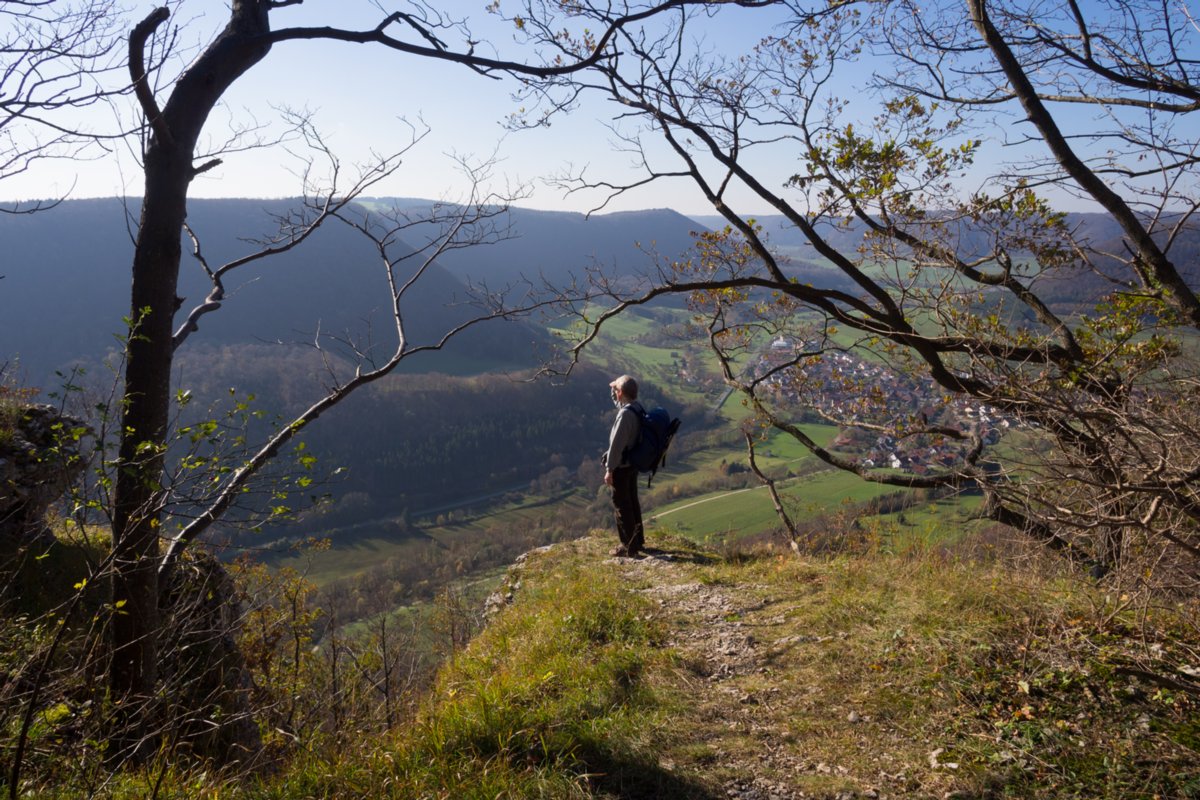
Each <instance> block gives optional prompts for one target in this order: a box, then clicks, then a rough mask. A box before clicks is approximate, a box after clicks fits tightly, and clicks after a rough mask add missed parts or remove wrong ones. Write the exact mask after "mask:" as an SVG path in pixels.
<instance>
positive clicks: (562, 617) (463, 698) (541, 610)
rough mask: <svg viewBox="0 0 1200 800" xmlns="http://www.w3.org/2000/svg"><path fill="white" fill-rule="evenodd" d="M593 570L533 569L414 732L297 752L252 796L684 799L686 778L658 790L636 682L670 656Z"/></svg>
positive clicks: (655, 631)
mask: <svg viewBox="0 0 1200 800" xmlns="http://www.w3.org/2000/svg"><path fill="white" fill-rule="evenodd" d="M568 550H569V547H568ZM534 560H536V558H535V559H534ZM593 566H594V565H589V564H586V563H579V562H572V561H570V560H568V561H566V562H565V563H564V562H558V563H557V564H555V565H554V566H551V567H548V568H545V571H541V570H539V572H540V575H539V580H538V582H537V584H536V585H532V586H529V587H528V588H527V589H523V590H522V591H521V593H520V594H519V599H518V601H517V604H516V605H515V606H514V607H512V608H510V609H509V610H508V611H507V612H506V613H505V614H503V615H501V617H500V618H499V619H498V620H496V621H495V623H494V624H492V625H491V626H489V627H488V628H487V630H485V632H484V633H483V634H482V635H481V636H480V637H479V638H478V639H476V640H475V641H474V642H473V643H472V645H471V647H470V648H469V650H468V651H467V652H466V653H464V654H462V655H461V656H459V657H458V658H456V659H455V660H454V661H453V663H451V664H450V665H449V666H448V667H447V668H445V669H444V670H443V671H442V673H441V675H440V676H439V679H438V682H437V684H436V686H435V687H434V690H433V692H432V694H431V696H430V699H429V702H428V703H427V705H426V707H425V708H424V710H423V711H422V712H421V714H420V716H419V718H418V719H417V720H416V722H415V723H414V724H413V725H412V726H411V727H410V728H409V730H407V731H405V732H403V733H401V734H399V735H397V736H393V737H387V738H384V739H382V740H376V741H371V742H366V741H364V742H359V743H357V744H358V745H359V747H358V748H357V749H355V750H352V751H349V752H347V753H345V754H344V757H343V758H342V759H340V760H339V761H338V762H337V763H329V762H328V761H326V760H322V759H313V760H311V761H306V760H303V759H302V760H301V761H299V762H298V763H296V764H295V765H293V767H292V768H291V769H290V770H289V771H288V772H287V773H286V774H285V775H283V776H282V778H281V779H279V780H276V781H271V782H270V784H269V785H266V786H263V787H261V788H260V790H259V791H256V792H253V793H252V796H255V797H270V798H291V797H312V796H316V797H332V796H337V797H372V798H376V797H378V798H411V797H430V798H433V797H437V798H464V799H466V798H481V799H482V798H488V800H491V799H492V798H496V797H510V798H523V797H548V798H587V797H594V796H596V795H595V794H594V792H593V789H594V788H595V787H603V786H604V785H606V784H610V785H620V786H623V787H631V786H636V785H641V786H644V787H645V788H646V790H647V791H649V792H650V794H643V795H639V796H659V797H678V798H683V797H687V796H689V795H688V793H687V791H684V789H686V788H687V787H686V785H683V784H680V786H681V790H680V791H677V792H674V793H671V792H666V793H663V792H662V789H663V788H664V786H666V784H665V783H664V781H663V774H662V770H661V768H659V767H658V765H657V763H656V758H655V755H654V752H653V750H652V749H649V748H644V747H641V746H638V745H640V743H641V742H642V741H643V740H644V739H646V737H647V736H648V735H649V734H650V732H651V731H652V730H653V729H654V728H655V727H656V726H658V725H660V724H661V721H662V718H661V715H660V714H659V713H658V703H657V702H656V700H655V698H654V693H653V691H652V690H651V689H650V688H649V687H648V685H647V683H646V682H645V680H644V675H645V674H646V673H647V672H648V671H650V670H652V669H656V668H658V667H657V665H660V664H661V663H662V662H663V661H664V654H663V652H662V651H661V649H660V648H661V643H662V633H661V628H660V627H659V626H658V625H657V624H656V623H655V622H653V621H652V620H651V615H650V613H649V612H650V606H649V604H648V603H647V601H646V600H645V599H644V598H641V597H639V596H637V595H636V594H634V593H632V592H631V591H630V590H629V588H628V587H626V586H623V585H622V584H621V583H620V581H618V580H617V579H616V577H615V576H614V575H613V574H612V573H611V571H609V570H603V569H594V568H593ZM535 569H537V567H535ZM676 783H678V782H676ZM627 790H628V788H627Z"/></svg>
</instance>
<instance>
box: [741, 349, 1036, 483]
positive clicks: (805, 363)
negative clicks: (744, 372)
mask: <svg viewBox="0 0 1200 800" xmlns="http://www.w3.org/2000/svg"><path fill="white" fill-rule="evenodd" d="M805 354H810V355H808V356H807V357H806V355H805ZM789 364H790V365H792V366H790V367H788V366H787V365H789ZM750 370H751V371H752V373H753V374H754V375H756V376H759V377H763V376H765V377H764V383H766V384H768V385H769V386H770V387H771V391H772V392H774V393H775V395H776V398H777V399H778V400H779V401H781V402H782V403H783V404H784V405H785V406H790V407H791V408H793V409H795V410H796V412H797V413H798V415H799V416H800V417H801V418H802V419H806V420H807V421H814V422H816V421H821V422H831V421H832V422H838V423H839V424H842V425H843V427H842V431H841V433H839V435H838V437H837V438H836V439H835V440H834V441H833V442H832V444H831V447H832V448H833V449H836V450H839V451H841V452H843V453H850V454H854V455H856V456H857V457H858V458H859V459H861V463H862V464H863V466H865V467H867V468H869V469H873V468H886V469H895V470H904V471H906V472H911V473H914V474H917V475H925V474H929V473H931V472H937V471H940V470H944V469H949V468H952V467H953V466H954V465H955V464H957V463H960V462H961V461H962V458H963V455H964V454H965V452H966V451H967V449H968V448H969V447H970V446H971V445H970V441H969V440H965V441H964V440H957V439H952V438H949V437H946V436H943V435H939V434H928V433H918V432H917V431H919V430H921V429H922V428H924V427H926V426H936V427H942V428H955V429H958V430H961V431H963V432H964V433H967V434H975V433H977V434H978V435H979V436H980V437H981V438H982V439H983V442H984V443H985V444H988V445H992V444H995V443H997V442H998V441H999V440H1000V438H1001V436H1003V435H1004V433H1005V432H1007V431H1009V430H1011V429H1012V428H1014V427H1016V426H1017V424H1018V422H1017V420H1016V419H1015V418H1014V417H1012V416H1009V415H1006V414H1004V413H1002V412H1000V411H999V410H997V409H995V408H993V407H992V406H989V405H986V404H981V403H978V402H972V401H971V400H970V399H969V398H967V399H963V398H956V399H951V398H948V397H945V396H944V395H945V393H944V392H942V391H939V389H938V387H937V386H936V385H935V384H934V383H933V381H932V379H930V378H929V377H924V378H921V379H917V378H914V377H912V376H910V375H906V374H904V373H902V372H900V371H897V370H895V369H893V368H891V367H889V366H887V365H886V364H883V363H879V362H873V361H869V360H867V359H864V358H861V357H858V356H856V355H853V354H852V353H849V352H846V351H843V350H824V351H820V350H819V346H818V345H817V344H815V343H809V342H803V341H793V340H791V339H789V338H787V337H784V336H779V337H777V338H776V339H775V340H774V341H772V342H771V344H770V345H769V346H768V347H767V349H766V350H765V351H764V352H763V353H762V354H761V355H760V356H759V357H758V358H757V359H756V361H755V362H754V364H753V365H752V366H751V368H750ZM856 422H859V423H864V424H865V425H869V426H871V427H869V428H868V427H856V426H855V425H854V424H853V423H856ZM881 428H882V429H883V430H881Z"/></svg>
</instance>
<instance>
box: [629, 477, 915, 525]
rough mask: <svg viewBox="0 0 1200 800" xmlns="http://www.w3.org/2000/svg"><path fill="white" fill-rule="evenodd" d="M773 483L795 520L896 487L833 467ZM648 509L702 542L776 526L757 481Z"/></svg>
mask: <svg viewBox="0 0 1200 800" xmlns="http://www.w3.org/2000/svg"><path fill="white" fill-rule="evenodd" d="M777 486H778V489H779V492H780V495H781V496H782V497H783V498H784V502H785V504H787V505H788V506H790V508H789V513H790V514H791V515H792V516H793V519H794V520H795V521H801V520H804V519H807V518H810V517H814V516H819V515H821V514H824V513H827V512H829V511H832V510H835V509H836V508H837V507H838V505H839V504H841V503H843V502H854V503H857V502H862V501H864V500H869V499H871V498H873V497H878V496H880V495H884V494H890V493H892V492H894V491H896V489H895V487H892V486H881V485H879V484H874V483H867V482H865V481H863V480H862V479H860V478H858V477H857V476H855V475H852V474H850V473H846V472H841V471H838V470H826V471H823V472H818V473H816V474H813V475H808V476H805V477H802V478H794V479H788V480H785V481H780V482H779V483H778V484H777ZM653 513H654V516H655V519H654V525H657V526H663V527H665V528H669V529H671V530H674V531H678V532H680V533H681V534H683V535H684V536H686V537H688V538H689V539H692V540H694V541H702V542H712V541H718V540H722V539H725V538H735V537H744V536H750V535H754V534H759V533H764V532H766V531H769V530H773V529H776V528H779V527H781V523H780V521H779V518H778V516H776V514H775V508H774V506H773V505H772V503H771V497H770V495H769V494H768V493H767V490H766V488H765V487H761V486H757V485H756V486H755V487H753V488H750V489H744V490H733V491H729V492H713V493H711V494H708V495H703V496H700V497H693V498H688V499H686V500H681V501H679V502H676V503H671V504H669V505H666V506H664V507H662V508H658V509H655V510H654V512H653Z"/></svg>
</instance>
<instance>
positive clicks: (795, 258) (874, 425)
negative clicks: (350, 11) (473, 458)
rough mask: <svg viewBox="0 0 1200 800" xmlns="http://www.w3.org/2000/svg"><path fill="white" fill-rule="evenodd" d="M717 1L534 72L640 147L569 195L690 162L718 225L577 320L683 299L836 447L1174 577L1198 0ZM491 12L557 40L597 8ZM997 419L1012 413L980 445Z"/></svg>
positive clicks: (1185, 496)
mask: <svg viewBox="0 0 1200 800" xmlns="http://www.w3.org/2000/svg"><path fill="white" fill-rule="evenodd" d="M731 5H733V4H717V3H709V4H703V5H700V6H697V7H694V8H685V7H682V6H681V7H680V8H679V9H678V12H677V13H676V14H673V15H671V16H670V20H671V24H669V25H668V24H664V20H665V18H656V19H654V20H652V21H650V22H649V23H648V24H646V25H643V26H640V27H638V28H637V29H631V28H625V29H622V31H621V32H620V38H619V41H618V42H617V44H616V46H615V47H614V50H613V55H612V57H611V58H609V59H605V60H602V61H599V62H597V63H595V64H593V65H592V66H591V67H590V69H589V70H588V72H587V73H586V75H585V76H578V75H572V76H570V77H569V78H566V79H560V80H558V81H546V82H541V83H539V84H537V85H536V86H534V87H532V88H533V89H534V90H535V91H536V92H541V93H543V96H545V97H550V98H554V97H561V95H559V94H556V93H557V92H563V91H565V92H569V93H579V92H583V91H591V92H598V93H600V94H602V95H605V96H607V97H609V98H611V99H614V100H616V101H618V102H619V103H620V104H621V106H620V107H621V109H622V116H621V117H620V118H619V119H618V120H617V121H616V129H617V130H618V131H619V133H620V134H621V135H622V136H623V137H624V141H625V143H626V144H627V145H628V147H629V149H630V150H631V151H632V152H634V153H636V154H637V157H638V158H639V159H640V160H641V163H643V164H644V165H645V174H643V175H641V176H639V177H638V178H636V179H634V180H630V181H626V182H624V183H621V182H616V181H601V180H596V179H593V178H591V177H589V176H585V175H575V176H565V177H564V184H565V185H566V186H568V187H569V188H570V189H571V190H576V191H593V192H598V193H600V195H601V197H602V199H601V201H599V204H601V205H602V204H603V203H605V202H607V201H608V200H609V199H611V197H612V196H614V195H615V194H618V193H621V192H625V191H628V190H631V189H633V188H635V187H636V186H640V185H643V184H644V183H646V182H648V181H651V180H668V179H669V180H678V179H680V178H685V179H688V180H690V181H691V182H692V183H693V184H694V185H695V187H696V189H697V190H698V191H699V192H701V193H702V194H703V196H704V197H705V198H706V199H707V200H708V201H709V202H710V203H711V205H712V207H713V209H714V210H715V212H716V213H718V214H720V215H721V217H723V219H724V222H725V223H726V225H727V227H726V228H725V229H724V231H723V232H717V233H714V234H705V235H703V236H701V237H700V239H699V242H698V248H697V251H696V255H695V257H694V258H693V259H692V260H690V261H688V262H686V263H674V264H669V265H663V268H662V269H661V270H660V272H659V274H658V275H657V276H655V279H654V280H652V281H651V283H650V284H648V285H647V286H646V287H645V288H644V291H642V292H640V293H638V294H628V293H618V292H613V293H612V299H613V301H614V302H613V306H612V308H611V310H610V311H608V312H607V313H606V314H605V315H604V316H602V317H601V318H600V319H599V321H598V322H594V324H593V326H592V334H593V335H594V332H595V329H596V328H598V327H599V326H602V325H603V323H604V320H605V319H607V318H610V317H611V316H612V315H614V314H619V313H620V312H621V311H622V310H623V309H625V308H628V307H630V306H631V305H636V304H641V303H646V302H650V301H652V300H654V299H655V298H658V297H661V296H663V295H667V294H680V293H682V294H686V295H688V296H690V297H691V298H692V302H693V303H694V305H695V308H696V310H697V312H698V313H699V314H701V315H703V317H704V318H705V319H707V321H708V324H709V326H710V331H711V341H712V346H713V350H714V352H715V353H716V354H717V356H718V358H719V359H720V363H721V364H722V367H723V369H724V374H725V379H726V381H727V382H729V383H730V384H732V385H734V386H736V387H737V388H738V389H740V390H741V391H742V392H743V393H744V394H745V396H746V397H747V398H748V400H749V402H750V404H751V405H752V406H753V408H754V410H755V411H756V412H757V413H758V414H759V415H761V417H763V418H764V419H766V420H767V421H769V422H770V424H772V425H774V426H775V427H776V428H779V429H781V430H784V431H787V432H788V433H790V434H791V435H793V436H795V437H796V438H797V439H799V440H800V441H801V442H803V443H804V444H805V445H806V446H807V447H808V448H809V449H810V450H811V451H812V452H813V453H815V454H816V455H817V456H819V457H820V458H822V459H824V460H825V461H827V462H828V463H829V464H831V465H834V466H836V467H838V468H840V469H844V470H849V471H852V472H855V473H858V474H859V475H861V476H862V477H863V478H864V479H866V480H870V481H876V482H880V483H884V484H891V485H897V486H909V487H948V488H951V489H957V488H963V487H968V486H975V487H979V488H980V489H981V490H982V492H983V494H984V496H985V503H984V507H983V511H982V514H983V515H984V516H985V517H987V518H990V519H992V520H996V521H999V522H1001V523H1004V524H1006V525H1009V526H1012V527H1013V528H1015V529H1018V530H1020V531H1023V532H1025V533H1027V534H1029V535H1030V536H1032V537H1034V538H1036V539H1037V540H1038V541H1041V542H1044V543H1045V544H1046V545H1048V546H1050V547H1053V548H1056V549H1059V550H1062V551H1064V552H1068V553H1071V554H1073V556H1074V557H1077V558H1079V559H1080V560H1081V561H1082V562H1085V563H1088V564H1091V565H1092V566H1093V567H1094V568H1095V569H1096V571H1098V572H1104V571H1108V570H1110V569H1111V568H1113V567H1117V566H1120V565H1122V564H1125V563H1131V562H1133V561H1136V562H1137V563H1138V564H1139V565H1140V566H1143V567H1150V566H1157V567H1158V568H1159V570H1158V574H1159V575H1161V576H1169V578H1168V579H1169V580H1171V581H1183V582H1185V583H1186V584H1187V586H1188V587H1189V589H1190V590H1192V591H1194V590H1195V589H1196V588H1197V577H1198V576H1200V485H1198V480H1200V438H1198V433H1200V428H1198V427H1197V425H1198V423H1200V415H1198V414H1197V410H1198V409H1197V404H1196V400H1195V396H1196V395H1195V388H1196V385H1197V381H1198V380H1200V370H1198V368H1197V362H1196V359H1195V354H1196V343H1197V334H1200V328H1198V326H1200V299H1198V298H1197V295H1196V292H1195V287H1196V285H1197V280H1198V279H1200V270H1197V267H1196V264H1197V261H1196V253H1197V244H1196V243H1197V241H1198V236H1197V231H1196V225H1195V219H1194V216H1195V212H1196V209H1197V207H1198V205H1200V191H1198V188H1200V187H1198V185H1197V165H1198V161H1197V155H1198V147H1200V142H1198V141H1197V137H1196V129H1195V125H1194V118H1193V117H1194V113H1193V112H1194V111H1195V109H1196V108H1197V101H1198V100H1200V27H1198V25H1197V20H1196V19H1194V18H1193V17H1191V16H1190V15H1189V10H1188V7H1187V6H1186V5H1185V4H1167V3H1149V2H1140V1H1139V0H1131V1H1129V2H1124V1H1122V2H1108V3H1091V4H1078V3H1074V2H1062V3H1058V2H1042V1H1041V0H1005V1H1004V2H1001V1H1000V0H962V1H961V2H959V1H958V0H945V2H937V1H935V2H932V3H924V2H923V3H920V4H918V3H912V2H871V1H864V2H853V1H852V2H839V3H801V2H788V1H786V0H780V2H762V3H755V4H750V3H745V4H736V5H737V6H738V7H737V8H733V7H730V6H731ZM750 5H754V6H757V7H758V8H755V9H753V10H747V9H746V8H744V7H743V6H750ZM510 13H513V15H514V16H515V17H517V18H518V19H519V27H520V28H521V30H522V31H524V32H525V33H526V35H528V36H529V37H531V38H532V39H533V40H534V41H536V42H537V43H538V45H539V46H541V47H556V48H559V50H560V52H561V53H562V55H563V57H573V56H575V54H577V53H578V52H581V48H586V47H587V45H588V42H589V39H588V35H587V33H586V30H587V29H588V28H596V27H599V28H603V27H604V26H605V24H606V22H607V20H608V19H609V15H610V10H609V7H608V6H606V5H605V4H599V3H588V2H583V3H572V4H569V5H567V4H558V3H549V2H529V3H525V4H522V6H521V9H520V12H519V14H515V13H514V12H512V11H511V10H510ZM723 15H730V19H729V22H727V23H722V22H721V20H722V19H725V17H724V16H723ZM733 15H742V17H745V19H740V20H739V19H734V18H733ZM712 17H717V18H718V19H717V22H716V24H719V25H724V26H725V27H727V28H728V29H737V28H738V25H739V23H740V24H742V25H745V24H747V22H748V20H759V23H758V26H759V27H758V28H757V29H758V30H759V31H761V32H762V36H761V37H760V38H756V39H754V41H753V42H752V43H751V44H750V45H748V46H747V47H746V49H745V50H744V51H742V52H725V53H724V54H717V53H716V52H714V50H713V49H712V47H711V46H709V45H706V44H705V43H704V42H705V39H704V31H705V28H706V26H711V25H712V24H713V21H712ZM751 24H752V23H751ZM664 145H665V154H664V147H663V146H664ZM1064 207H1067V208H1071V207H1073V208H1076V209H1084V210H1087V211H1089V212H1091V213H1088V214H1067V213H1063V212H1062V211H1060V210H1059V209H1060V208H1064ZM763 208H767V209H770V210H771V213H772V214H773V215H777V216H773V217H771V218H770V219H767V220H764V222H763V224H761V225H760V224H758V223H756V221H755V220H754V219H753V217H754V216H755V215H754V214H752V213H751V212H750V211H748V210H747V209H757V210H761V209H763ZM778 245H787V246H788V247H780V246H778ZM788 255H790V256H792V257H791V258H788ZM588 340H590V336H585V338H584V341H583V342H581V343H580V345H579V346H580V347H582V346H584V345H586V343H587V341H588ZM773 341H774V342H780V347H778V348H775V349H774V350H772V349H770V348H769V347H768V345H769V344H770V343H771V342H773ZM792 343H799V344H798V345H797V346H795V347H792V346H791V344H792ZM814 412H815V413H818V414H821V415H823V416H825V417H826V418H829V419H833V420H835V421H837V422H839V423H840V424H842V425H845V426H847V427H850V428H858V429H861V430H867V431H871V439H870V440H868V441H871V442H874V441H876V440H877V439H878V440H879V441H880V442H881V443H882V444H884V445H886V447H885V448H884V450H883V452H882V453H880V454H878V455H882V456H883V458H882V459H881V458H879V457H878V456H877V457H875V458H870V457H868V455H867V454H866V453H865V452H862V451H860V452H858V453H851V452H846V451H844V450H843V451H841V452H834V451H830V450H827V449H824V448H822V447H820V446H818V445H817V444H816V443H815V442H813V441H812V440H811V439H809V438H808V437H806V436H805V434H804V433H803V431H802V430H801V429H800V427H798V426H797V425H796V424H794V423H795V422H796V420H797V419H798V417H799V415H800V414H802V413H810V414H811V413H814ZM1004 426H1011V428H1012V429H1013V430H1014V431H1015V433H1012V434H1009V435H1008V436H1006V437H1004V438H1003V439H1002V440H1001V441H1000V443H999V445H998V446H997V443H996V434H995V433H994V432H993V431H992V430H991V429H992V428H993V427H999V428H1003V427H1004ZM898 443H904V444H903V445H900V444H898ZM918 452H919V453H921V454H922V459H923V463H921V464H919V465H918V464H917V463H916V459H913V458H910V455H912V454H916V453H918ZM1168 566H1169V567H1171V569H1162V568H1163V567H1168ZM1137 573H1138V574H1139V575H1145V574H1147V573H1146V571H1144V570H1138V571H1137Z"/></svg>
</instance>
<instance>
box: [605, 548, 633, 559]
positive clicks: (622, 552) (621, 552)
mask: <svg viewBox="0 0 1200 800" xmlns="http://www.w3.org/2000/svg"><path fill="white" fill-rule="evenodd" d="M609 555H610V556H616V557H617V558H628V557H629V549H628V548H626V547H625V545H621V546H620V547H616V548H613V551H612V552H611V553H609Z"/></svg>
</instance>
